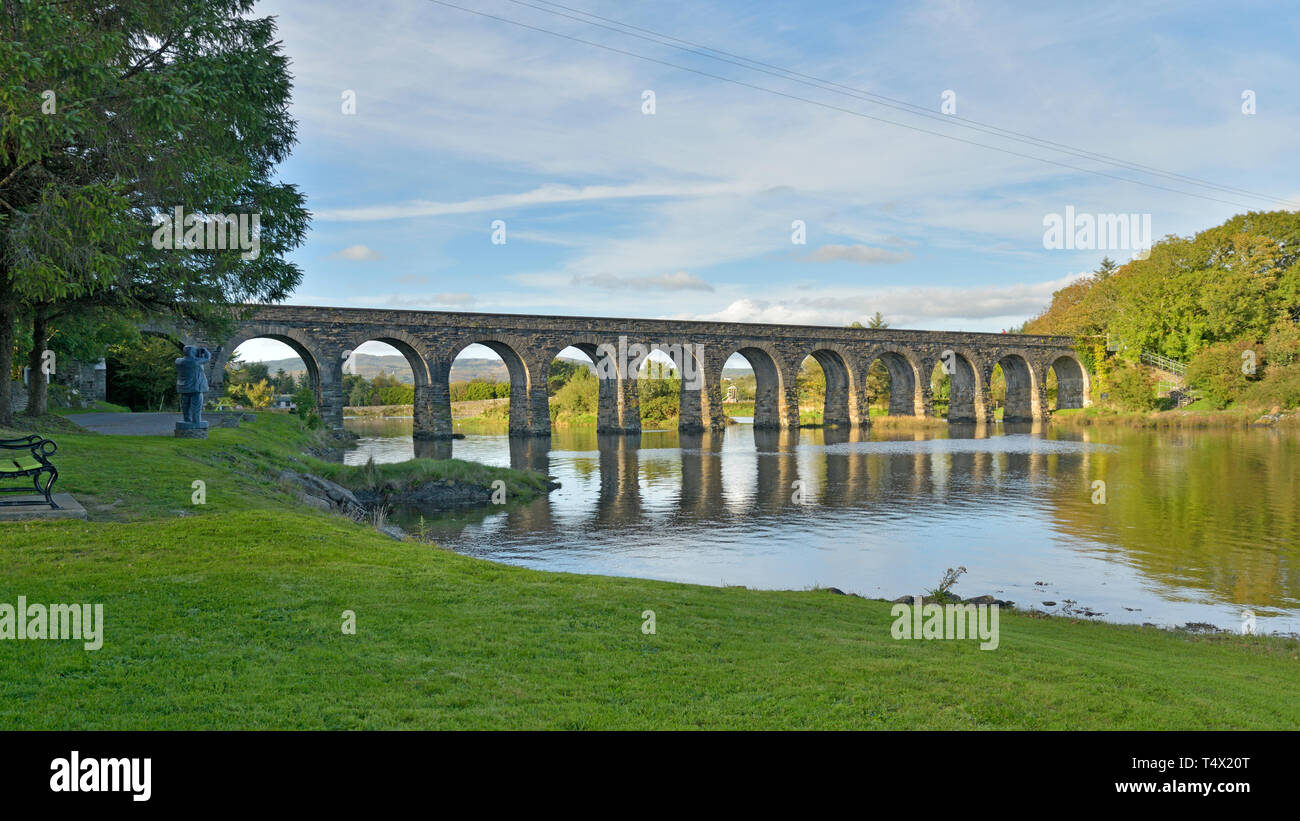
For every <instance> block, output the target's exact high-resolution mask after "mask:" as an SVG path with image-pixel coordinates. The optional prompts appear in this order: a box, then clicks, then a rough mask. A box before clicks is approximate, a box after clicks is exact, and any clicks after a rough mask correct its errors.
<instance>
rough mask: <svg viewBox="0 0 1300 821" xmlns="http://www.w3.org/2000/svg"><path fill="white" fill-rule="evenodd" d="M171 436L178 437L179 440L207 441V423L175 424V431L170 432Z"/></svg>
mask: <svg viewBox="0 0 1300 821" xmlns="http://www.w3.org/2000/svg"><path fill="white" fill-rule="evenodd" d="M172 436H178V437H180V438H181V439H207V438H208V423H207V422H177V423H176V430H174V431H172Z"/></svg>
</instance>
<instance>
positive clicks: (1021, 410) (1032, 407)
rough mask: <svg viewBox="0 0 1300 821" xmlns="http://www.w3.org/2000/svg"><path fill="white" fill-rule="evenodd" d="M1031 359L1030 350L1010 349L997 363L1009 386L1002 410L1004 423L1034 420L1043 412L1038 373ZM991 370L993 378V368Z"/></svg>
mask: <svg viewBox="0 0 1300 821" xmlns="http://www.w3.org/2000/svg"><path fill="white" fill-rule="evenodd" d="M1030 361H1032V360H1031V358H1030V355H1029V354H1028V352H1026V351H1021V350H1009V351H1005V352H1003V354H1002V356H1001V358H999V359H998V361H997V362H996V363H995V365H996V366H998V367H1000V368H1002V378H1003V380H1004V381H1005V382H1006V386H1007V398H1006V402H1005V404H1004V406H1003V410H1002V421H1003V423H1008V422H1010V423H1015V422H1032V421H1034V420H1035V419H1038V418H1040V416H1041V414H1042V407H1041V405H1040V402H1039V389H1038V388H1039V386H1038V374H1037V373H1036V372H1035V369H1034V368H1033V367H1031V366H1030V364H1029V363H1030ZM989 371H990V373H989V375H990V378H991V377H992V368H990V369H989Z"/></svg>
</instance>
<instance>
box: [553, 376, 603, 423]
mask: <svg viewBox="0 0 1300 821" xmlns="http://www.w3.org/2000/svg"><path fill="white" fill-rule="evenodd" d="M599 396H600V387H599V383H598V382H597V380H596V377H595V376H594V375H592V373H591V371H589V370H587V369H586V368H579V369H578V370H577V371H576V372H574V374H573V376H571V377H570V378H569V381H568V382H566V383H565V384H564V387H562V388H560V390H559V391H558V392H556V394H555V403H554V404H555V406H556V407H558V408H559V412H562V413H565V414H570V415H573V416H580V415H583V414H589V413H595V412H596V407H597V405H598V403H599V401H600V399H599Z"/></svg>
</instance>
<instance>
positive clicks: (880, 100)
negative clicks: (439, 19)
mask: <svg viewBox="0 0 1300 821" xmlns="http://www.w3.org/2000/svg"><path fill="white" fill-rule="evenodd" d="M509 2H511V3H514V4H515V5H519V6H527V7H529V8H532V9H536V10H538V11H542V12H546V13H547V14H553V15H557V16H559V17H564V18H567V19H569V20H575V21H577V22H580V23H586V24H587V25H591V26H596V27H598V28H603V29H606V30H608V31H613V32H615V33H617V34H624V35H627V36H629V37H637V38H639V39H642V40H646V41H648V42H652V43H656V44H658V45H663V46H667V47H669V48H675V49H677V50H679V51H684V52H687V53H690V54H696V55H698V56H701V57H705V58H707V59H710V60H717V61H718V62H723V63H728V64H730V65H734V66H739V67H740V68H744V69H748V70H751V71H758V72H760V73H763V74H768V75H770V76H773V77H779V78H781V79H784V80H791V81H793V82H797V83H801V84H803V85H806V86H810V87H813V88H817V89H820V90H822V91H829V92H831V93H833V94H842V95H844V96H847V97H853V98H855V99H859V100H866V101H868V102H873V103H876V104H877V105H882V106H885V107H886V108H893V109H896V110H898V111H902V112H904V113H907V114H914V115H918V116H922V117H926V118H929V119H932V120H937V121H939V122H943V123H952V124H954V125H957V126H958V127H961V128H969V129H972V130H974V131H979V132H981V133H985V134H990V135H992V136H996V137H1003V138H1005V139H1010V140H1014V141H1016V142H1021V143H1026V144H1029V145H1033V146H1035V147H1038V148H1049V149H1053V150H1056V151H1059V152H1061V153H1065V154H1070V155H1071V156H1075V157H1079V158H1080V159H1090V160H1096V161H1099V162H1104V163H1106V164H1108V165H1114V166H1119V167H1123V168H1125V169H1127V170H1131V171H1138V172H1141V173H1146V174H1152V175H1156V176H1161V177H1165V178H1167V179H1172V180H1175V181H1181V182H1188V183H1191V184H1193V185H1197V186H1200V187H1202V188H1209V189H1214V190H1218V191H1222V192H1224V193H1229V194H1241V195H1245V196H1248V197H1254V198H1257V199H1260V200H1264V201H1267V202H1273V203H1280V204H1282V205H1285V206H1287V207H1288V208H1289V207H1294V205H1295V203H1292V202H1291V201H1289V200H1284V199H1279V198H1277V197H1274V196H1272V195H1270V194H1262V193H1260V192H1258V191H1250V190H1247V189H1244V188H1235V187H1233V186H1225V185H1219V184H1218V183H1215V182H1211V181H1209V180H1204V179H1200V178H1198V177H1191V176H1188V175H1186V174H1178V173H1176V172H1172V171H1165V170H1163V169H1160V168H1156V167H1154V166H1150V165H1144V164H1142V163H1135V162H1130V161H1128V160H1125V159H1122V158H1119V157H1113V156H1110V155H1107V154H1102V153H1099V152H1096V151H1089V150H1088V149H1085V148H1076V147H1074V146H1071V145H1067V144H1065V143H1059V142H1055V141H1053V140H1047V139H1043V138H1041V137H1035V136H1033V135H1031V134H1024V133H1021V132H1019V131H1014V130H1012V129H1009V128H1002V127H1001V126H997V125H993V124H991V123H983V122H980V121H978V120H972V119H968V118H966V117H959V116H957V115H955V114H936V113H935V112H933V111H931V110H929V109H927V108H924V107H922V106H919V105H916V104H914V103H909V102H907V101H906V100H899V99H896V98H893V97H887V96H885V95H883V94H876V93H873V92H870V91H866V90H864V89H860V88H854V87H853V86H848V85H844V84H842V83H837V82H835V81H833V80H826V79H823V78H820V77H815V76H813V75H810V74H803V73H801V72H798V71H794V70H792V69H787V68H782V67H781V66H776V65H773V64H771V63H765V62H763V61H761V60H754V59H752V58H749V57H745V56H743V55H739V54H734V53H732V52H728V51H723V50H722V49H716V48H713V47H712V46H707V45H703V44H701V43H694V42H691V41H690V40H683V39H681V38H680V37H674V36H673V35H671V34H664V33H662V32H657V31H654V30H653V29H648V28H643V27H641V26H635V25H632V24H630V23H624V22H621V21H619V20H615V19H613V18H610V17H602V16H600V15H598V14H593V13H591V12H588V11H583V10H581V9H575V8H572V7H570V6H565V5H563V4H561V3H553V2H550V0H537V2H540V3H542V4H544V5H545V6H554V7H556V8H560V9H564V10H565V11H571V12H574V13H575V14H579V15H582V16H583V17H590V18H593V19H594V20H602V21H604V22H606V23H612V24H613V26H621V27H623V28H626V29H633V30H634V31H623V30H622V29H620V28H614V27H613V26H607V25H602V24H601V23H594V22H592V21H591V20H586V19H583V17H575V16H573V15H570V14H563V13H561V12H557V11H554V10H552V9H548V8H543V7H542V6H538V5H534V4H533V3H529V2H525V0H509ZM637 31H640V32H645V34H648V35H653V36H652V37H647V36H643V35H641V34H636V33H635V32H637ZM655 38H663V39H655ZM665 40H670V41H673V42H676V43H681V44H683V46H687V47H689V48H685V47H683V46H678V45H673V42H665ZM706 52H713V54H708V53H706ZM714 54H720V55H723V56H722V57H715V56H714ZM727 58H734V59H727ZM737 60H739V61H743V62H736V61H737ZM746 63H752V64H753V65H745V64H746ZM769 69H771V70H769Z"/></svg>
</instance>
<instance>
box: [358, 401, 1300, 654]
mask: <svg viewBox="0 0 1300 821" xmlns="http://www.w3.org/2000/svg"><path fill="white" fill-rule="evenodd" d="M347 427H348V428H349V429H350V430H352V431H354V432H355V433H357V434H359V435H360V436H361V437H362V438H361V439H360V440H359V441H358V442H357V443H356V445H355V447H354V448H353V449H352V450H351V451H349V452H348V453H346V454H345V455H344V459H345V461H347V462H348V463H364V462H365V461H366V460H367V459H369V458H373V459H374V460H375V461H376V462H392V461H402V460H405V459H410V458H412V457H413V455H415V453H416V443H413V442H412V439H411V423H410V420H409V419H406V420H402V419H385V420H373V419H359V418H358V419H349V420H348V421H347ZM418 444H419V450H420V455H421V456H435V457H438V458H445V457H447V456H449V455H452V456H454V457H455V458H459V459H468V460H473V461H477V462H482V463H485V464H489V465H500V466H509V467H516V468H524V467H531V468H535V469H538V470H542V471H545V472H546V473H549V474H550V475H551V476H553V477H555V479H556V480H557V481H559V482H560V484H561V487H560V489H558V490H556V491H554V492H553V493H551V494H549V495H548V496H545V497H543V498H540V499H537V500H535V501H533V502H530V503H526V504H507V505H504V506H501V507H492V508H488V509H483V510H476V511H474V512H473V513H469V514H466V513H455V514H447V513H437V512H433V511H421V510H419V509H414V508H402V509H399V510H396V511H394V516H393V518H394V520H395V521H397V522H398V523H399V524H402V525H403V526H405V527H407V528H408V529H410V530H417V529H419V526H420V519H421V517H423V521H424V527H425V528H426V532H427V534H428V535H429V536H430V537H431V538H433V539H434V540H435V541H437V542H439V543H441V544H444V545H447V546H448V547H450V548H452V549H454V550H456V551H458V552H460V553H464V554H467V555H471V556H478V557H481V558H485V559H491V560H494V561H500V562H507V563H510V564H518V565H524V566H527V567H533V568H539V569H545V570H560V571H571V572H576V573H599V574H607V575H617V576H638V577H643V578H652V579H663V580H670V581H681V582H693V583H698V584H707V585H722V584H727V585H744V586H746V587H753V588H765V589H806V588H809V587H813V586H824V587H838V588H840V589H841V590H844V591H846V592H850V593H859V594H861V595H864V596H869V597H874V598H889V599H893V598H896V597H898V596H901V595H910V594H913V593H921V592H924V591H925V590H928V589H931V588H933V587H935V586H936V585H937V584H938V582H939V580H940V578H941V577H942V576H943V573H944V571H945V569H947V568H950V567H954V568H955V567H958V566H964V567H965V568H966V569H967V572H966V574H965V575H964V576H962V577H961V580H960V581H959V582H958V584H957V585H956V586H955V587H954V588H953V589H954V591H955V592H957V593H959V594H961V595H963V596H967V597H970V596H975V595H982V594H986V593H988V594H992V595H994V596H996V597H997V598H999V599H1009V600H1011V601H1014V602H1015V603H1016V605H1017V607H1021V608H1032V609H1037V610H1042V611H1045V612H1051V613H1062V612H1065V613H1073V614H1082V615H1083V617H1085V618H1099V619H1104V620H1108V621H1116V622H1126V623H1147V622H1149V623H1153V624H1157V625H1160V626H1174V625H1182V624H1186V623H1189V622H1192V623H1208V624H1213V625H1216V626H1218V627H1222V628H1225V629H1231V630H1234V631H1235V630H1239V629H1240V628H1241V625H1242V622H1243V611H1244V610H1250V611H1252V612H1253V613H1254V615H1255V619H1256V625H1257V630H1258V632H1261V633H1263V632H1269V633H1300V512H1298V511H1297V501H1298V500H1300V431H1297V430H1295V429H1289V430H1285V429H1284V430H1272V429H1250V430H1229V431H1224V430H1203V431H1179V432H1169V431H1160V432H1157V431H1151V430H1135V429H1128V428H1097V427H1094V428H1083V429H1071V428H1061V427H1051V426H1049V427H1047V428H1046V429H1044V428H1041V427H1033V426H1023V427H1011V426H1003V425H1000V424H999V425H993V426H990V427H988V428H987V429H983V428H980V429H976V428H973V427H952V428H950V429H941V430H937V431H926V432H913V431H908V432H898V431H890V430H887V429H885V428H884V427H883V426H876V427H874V428H873V429H872V430H871V432H870V433H869V434H867V435H866V436H865V437H863V436H857V435H854V436H850V435H849V434H844V433H837V432H835V431H825V432H824V431H821V430H816V429H806V430H801V431H798V432H794V433H791V432H787V433H784V434H782V433H776V432H766V431H755V430H754V429H753V428H752V427H751V426H750V425H748V424H738V425H732V426H730V427H729V428H728V429H727V430H726V431H725V432H724V433H722V434H715V435H711V436H702V437H701V436H697V437H687V436H680V435H679V434H678V433H677V432H676V431H675V430H674V431H657V432H651V431H646V432H644V433H643V434H642V435H641V437H640V439H639V441H638V440H637V438H636V437H618V436H614V437H606V436H597V435H596V434H595V432H594V431H589V430H583V431H557V432H556V433H555V434H553V435H552V436H551V437H550V439H549V440H546V439H519V438H515V439H513V440H512V439H511V438H510V437H509V436H507V435H505V434H489V435H481V434H470V435H467V437H466V438H465V439H460V440H455V441H454V442H450V443H439V444H437V445H434V444H432V443H423V442H421V443H418ZM1048 602H1051V604H1048Z"/></svg>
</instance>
